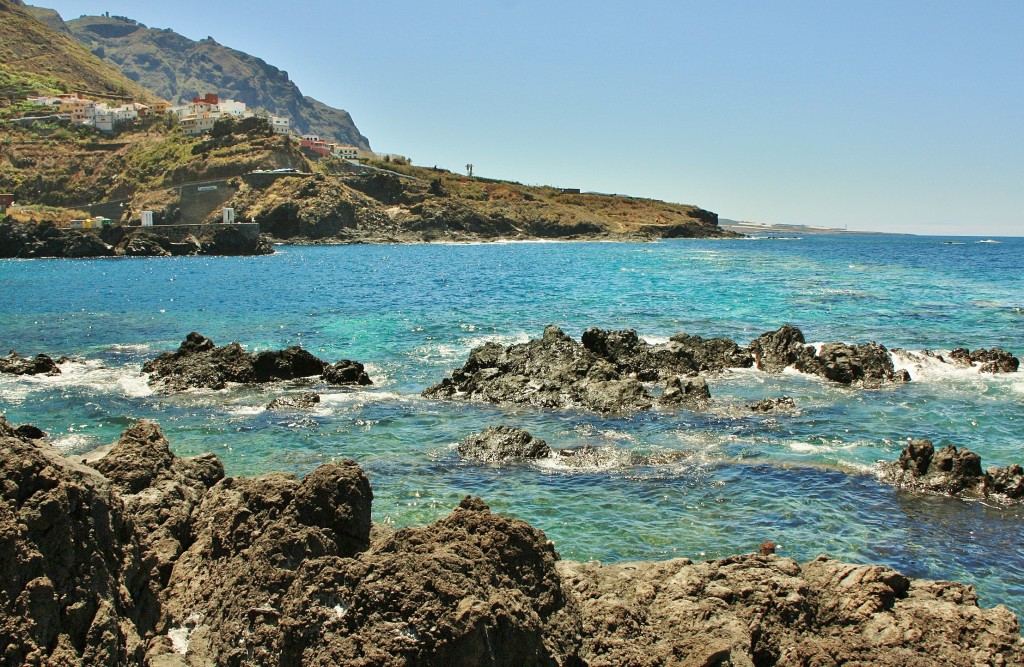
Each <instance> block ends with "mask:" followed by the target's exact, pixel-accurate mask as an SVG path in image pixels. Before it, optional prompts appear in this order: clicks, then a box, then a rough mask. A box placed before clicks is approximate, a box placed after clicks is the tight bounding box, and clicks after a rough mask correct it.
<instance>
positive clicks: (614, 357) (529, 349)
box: [423, 326, 708, 414]
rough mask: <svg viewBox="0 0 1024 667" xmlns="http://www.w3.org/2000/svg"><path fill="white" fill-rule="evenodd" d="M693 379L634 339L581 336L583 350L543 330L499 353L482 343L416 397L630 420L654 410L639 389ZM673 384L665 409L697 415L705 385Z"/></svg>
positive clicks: (668, 356)
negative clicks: (672, 407)
mask: <svg viewBox="0 0 1024 667" xmlns="http://www.w3.org/2000/svg"><path fill="white" fill-rule="evenodd" d="M677 373H696V371H695V369H694V366H693V364H692V363H691V360H690V359H689V358H687V357H685V356H683V355H677V354H674V353H673V352H671V351H670V350H668V349H660V348H659V349H655V348H654V347H652V346H650V345H648V344H647V343H646V342H644V341H642V340H640V339H639V338H638V337H637V335H636V332H635V331H633V330H631V329H627V330H625V331H603V330H600V329H589V330H587V331H586V332H585V333H584V335H583V339H582V343H577V342H576V341H575V340H573V339H572V338H570V337H569V336H567V335H566V334H565V333H564V332H563V331H562V330H561V329H559V328H558V327H555V326H549V327H547V328H546V329H544V335H543V337H542V338H540V339H535V340H531V341H529V342H528V343H521V344H516V345H510V346H508V347H504V346H502V345H499V344H497V343H486V344H484V345H482V346H480V347H478V348H476V349H474V350H473V351H472V352H470V355H469V360H468V361H467V362H466V364H465V365H464V366H463V367H462V368H461V369H459V370H456V371H455V372H454V373H452V376H451V378H445V379H444V380H442V381H441V382H440V383H438V384H436V385H434V386H432V387H430V388H428V389H427V390H426V391H424V392H423V395H424V396H427V397H430V398H449V399H461V400H478V401H487V402H490V403H499V404H523V405H533V406H536V407H541V408H553V409H567V408H582V409H586V410H591V411H594V412H600V413H619V414H629V413H634V412H638V411H641V410H646V409H648V408H650V407H652V406H653V405H654V404H655V398H654V396H653V395H652V394H651V393H650V392H649V391H648V390H647V388H646V387H644V385H643V384H642V381H655V380H658V379H659V378H666V379H668V378H675V377H676V374H677ZM688 387H689V388H690V391H686V387H684V386H683V385H682V384H680V383H679V382H678V380H677V381H676V383H675V385H672V386H671V387H670V388H674V390H675V391H674V392H673V393H669V392H668V390H666V392H665V393H667V394H668V396H665V399H666V404H671V405H678V404H683V405H687V406H690V407H698V406H699V405H700V404H701V402H703V401H706V399H707V397H708V394H707V391H706V389H707V388H706V384H705V385H703V386H702V385H700V384H699V383H694V382H690V383H689V384H688Z"/></svg>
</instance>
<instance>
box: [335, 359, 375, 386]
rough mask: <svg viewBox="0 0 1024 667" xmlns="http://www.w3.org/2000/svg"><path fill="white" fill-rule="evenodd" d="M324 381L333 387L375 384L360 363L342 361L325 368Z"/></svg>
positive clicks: (348, 360) (347, 360)
mask: <svg viewBox="0 0 1024 667" xmlns="http://www.w3.org/2000/svg"><path fill="white" fill-rule="evenodd" d="M323 377H324V380H326V381H327V384H333V385H353V384H354V385H360V386H366V385H370V384H373V382H372V381H371V380H370V376H369V375H367V374H366V371H365V370H364V369H363V365H362V364H361V363H359V362H358V361H352V360H350V359H342V360H341V361H339V362H337V363H334V364H330V365H328V366H326V367H324V370H323Z"/></svg>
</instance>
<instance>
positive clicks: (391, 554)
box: [0, 420, 1024, 667]
mask: <svg viewBox="0 0 1024 667" xmlns="http://www.w3.org/2000/svg"><path fill="white" fill-rule="evenodd" d="M27 432H28V431H21V432H19V431H16V430H15V429H13V428H12V427H11V426H10V425H9V424H7V422H6V421H2V420H0V448H2V449H3V451H4V457H3V458H2V459H0V466H2V468H3V470H2V473H3V474H2V477H3V479H4V494H3V503H2V504H0V508H2V509H0V531H2V532H3V535H4V539H3V540H2V542H0V545H2V547H0V548H2V550H3V551H2V553H3V556H4V557H3V558H2V559H0V569H2V570H3V571H2V582H3V585H2V587H0V597H2V601H3V604H2V605H0V609H2V612H0V614H2V616H0V627H2V628H3V629H4V632H2V633H0V654H2V655H3V656H4V662H5V664H30V665H31V664H36V665H41V664H61V665H69V666H76V665H95V664H117V665H148V666H149V667H183V666H191V667H195V666H198V665H238V666H249V665H265V664H276V665H282V666H284V667H291V666H297V665H312V666H316V665H335V664H351V665H364V666H369V665H388V666H390V665H396V666H397V665H478V664H489V665H509V666H511V665H566V666H568V665H574V666H588V667H597V666H599V665H600V666H604V665H608V666H610V665H665V664H680V665H767V664H780V665H810V664H813V665H839V664H847V665H852V664H860V665H867V664H871V665H908V664H915V665H940V664H942V665H964V666H968V665H971V666H973V665H1003V666H1010V667H1012V666H1018V665H1024V639H1022V637H1021V635H1020V625H1019V622H1018V619H1017V618H1016V617H1015V616H1014V615H1013V614H1012V613H1011V612H1009V611H1008V610H1007V609H1005V608H1004V607H1001V606H997V607H995V608H992V609H983V608H980V607H979V606H978V605H977V597H976V595H975V593H974V591H973V589H972V588H971V587H969V586H963V585H961V584H955V583H951V582H937V581H925V580H915V579H912V578H909V577H906V576H904V575H902V574H900V573H898V572H896V571H894V570H891V569H889V568H885V567H879V566H871V565H853V564H846V563H841V562H839V561H836V560H833V559H830V558H828V557H826V556H822V557H819V558H817V559H815V560H813V561H811V562H809V563H805V564H799V563H797V562H795V561H793V560H791V559H788V558H782V557H779V556H777V555H774V554H773V553H771V549H762V553H750V554H745V555H738V556H732V557H729V558H724V559H720V560H712V561H706V562H692V561H690V560H688V559H676V560H671V561H664V562H646V563H621V564H617V565H601V564H598V563H578V562H572V561H562V560H560V559H559V558H558V554H557V552H556V551H555V549H554V546H553V545H552V544H551V543H550V542H549V541H548V540H547V539H546V537H545V536H544V534H543V533H542V532H541V531H539V530H537V529H536V528H533V527H531V526H529V525H528V524H526V523H525V522H523V521H520V520H518V519H513V518H509V517H505V516H501V515H498V514H495V513H492V512H491V511H490V510H489V509H488V508H487V505H486V504H485V503H484V502H483V501H481V500H480V499H473V498H468V497H467V498H466V499H465V500H463V501H462V503H461V504H460V505H459V506H458V507H457V508H455V509H454V510H453V511H452V512H451V514H449V515H448V516H447V517H444V518H442V519H440V520H438V521H436V522H434V523H433V524H430V525H429V526H423V527H412V528H404V529H401V530H399V531H397V532H388V531H386V530H384V529H382V528H381V527H379V526H375V525H373V524H372V523H371V521H370V507H371V503H372V499H373V492H372V489H371V488H370V485H369V482H368V480H367V478H366V476H365V474H363V472H362V470H360V468H359V466H358V465H357V464H356V463H354V462H352V461H341V462H337V463H328V464H325V465H322V466H320V467H319V468H317V469H316V470H315V471H314V472H312V473H311V474H309V475H308V476H307V477H305V478H304V479H302V480H299V479H297V478H295V477H294V476H291V475H283V474H269V475H263V476H261V477H257V478H251V479H242V478H231V477H225V476H224V469H223V466H222V465H221V464H220V461H219V460H218V459H217V458H216V457H215V456H213V455H205V456H199V457H194V458H191V459H182V458H178V457H176V456H174V454H173V453H172V452H171V451H170V447H169V443H168V442H167V440H166V438H164V436H163V434H162V433H161V432H160V429H159V427H158V426H157V425H156V424H154V423H152V422H145V421H142V422H138V423H136V424H134V425H133V426H131V427H130V428H128V430H126V431H125V433H124V434H123V435H122V437H121V439H120V440H119V441H118V442H117V443H115V444H114V445H113V446H112V447H110V448H109V449H108V450H107V451H106V452H105V454H103V455H102V456H97V457H87V458H86V459H85V460H81V459H79V460H78V461H74V460H70V459H66V458H64V457H62V456H60V455H59V453H58V452H57V451H56V450H55V449H54V448H53V447H52V446H50V445H49V444H47V443H46V442H45V441H42V440H36V439H33V438H31V437H28V436H27V435H25V433H27ZM752 541H753V542H757V541H759V540H758V539H757V537H756V536H752ZM751 546H752V548H754V549H756V548H757V545H756V544H752V545H751Z"/></svg>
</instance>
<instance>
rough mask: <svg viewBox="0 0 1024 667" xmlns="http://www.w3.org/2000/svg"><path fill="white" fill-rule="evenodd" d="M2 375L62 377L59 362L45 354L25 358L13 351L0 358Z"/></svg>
mask: <svg viewBox="0 0 1024 667" xmlns="http://www.w3.org/2000/svg"><path fill="white" fill-rule="evenodd" d="M0 373H11V374H12V375H60V367H59V366H57V362H56V361H54V360H53V359H52V358H51V357H50V356H48V355H45V354H37V355H36V356H34V357H23V356H21V355H20V354H18V353H17V352H15V351H14V350H11V351H10V352H9V353H8V354H7V356H6V357H0Z"/></svg>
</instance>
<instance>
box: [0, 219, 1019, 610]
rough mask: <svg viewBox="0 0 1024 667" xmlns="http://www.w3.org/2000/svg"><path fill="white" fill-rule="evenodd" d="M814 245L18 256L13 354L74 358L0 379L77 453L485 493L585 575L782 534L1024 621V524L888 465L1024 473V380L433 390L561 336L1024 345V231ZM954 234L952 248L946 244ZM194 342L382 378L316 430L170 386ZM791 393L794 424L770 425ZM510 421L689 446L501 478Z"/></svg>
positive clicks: (408, 508) (831, 239) (801, 553)
mask: <svg viewBox="0 0 1024 667" xmlns="http://www.w3.org/2000/svg"><path fill="white" fill-rule="evenodd" d="M979 240H982V239H972V238H960V239H947V238H942V239H940V238H933V237H901V236H819V237H806V238H804V239H800V240H736V241H691V240H678V241H663V242H660V243H653V244H620V243H513V244H492V245H432V246H340V247H309V248H299V247H280V248H278V252H277V254H275V255H273V256H269V257H255V258H203V257H192V258H167V259H130V260H127V259H126V260H31V261H16V260H13V261H0V292H2V299H0V304H2V305H0V309H2V311H0V312H2V318H0V346H5V347H4V349H5V350H6V349H10V348H15V349H17V350H18V351H19V352H21V353H23V354H36V353H38V352H46V353H48V354H50V355H52V356H55V357H56V356H59V355H68V356H71V357H72V358H73V359H75V361H74V362H72V363H69V364H65V365H64V366H63V368H64V371H65V372H64V374H63V375H61V376H59V377H56V378H14V377H10V376H4V377H0V410H2V411H6V413H7V416H8V419H9V420H10V421H12V422H14V423H25V422H30V423H34V424H37V425H39V426H40V427H42V428H43V429H44V430H46V431H47V432H49V433H50V434H51V437H52V438H53V440H54V442H55V444H56V445H57V446H58V447H61V448H62V449H64V450H66V451H68V452H69V453H78V452H82V451H85V450H87V449H90V448H92V447H94V446H96V445H99V444H103V443H106V442H110V441H113V440H115V439H116V438H117V436H118V435H119V433H120V432H121V430H123V429H124V428H125V426H126V425H127V424H129V423H130V422H131V420H133V419H136V418H142V417H144V418H149V419H155V420H157V421H158V422H160V423H161V425H162V426H163V428H164V430H165V432H166V433H167V435H168V437H169V438H170V439H171V443H172V446H173V448H174V449H175V451H176V452H177V453H178V454H180V455H191V454H196V453H200V452H205V451H213V452H216V453H217V454H218V455H219V456H220V457H221V458H222V459H223V460H224V462H225V465H226V466H227V470H228V473H229V474H236V475H239V474H240V475H253V474H259V473H262V472H267V471H271V470H284V471H290V472H295V473H296V474H299V475H302V474H305V473H308V472H309V471H311V470H312V469H313V468H314V467H315V466H316V465H318V464H319V463H320V462H322V461H326V460H330V459H332V458H338V457H351V458H354V459H356V460H357V461H359V462H360V464H362V466H363V467H364V469H365V470H366V471H367V473H368V475H369V476H370V479H371V482H372V484H373V488H374V493H375V496H376V498H375V501H374V519H375V520H376V521H378V522H383V523H388V524H393V525H408V524H417V523H424V522H429V521H432V520H434V519H436V518H438V517H440V516H443V515H444V514H446V513H447V512H449V511H450V509H451V507H452V506H453V505H455V504H456V503H457V502H458V500H459V499H460V498H461V497H462V496H464V495H466V494H473V495H479V496H481V497H483V498H484V499H485V500H486V501H487V502H488V503H489V504H490V505H491V506H492V508H494V509H496V510H499V511H502V512H506V513H509V514H513V515H516V516H519V517H522V518H524V519H527V520H528V521H530V522H531V523H533V524H534V525H536V526H538V527H540V528H542V529H543V530H544V531H545V532H546V533H547V534H548V536H549V537H550V538H551V539H552V540H553V541H554V542H555V544H556V547H557V549H558V550H559V552H560V554H561V555H562V556H563V557H566V558H574V559H581V560H586V559H598V560H602V561H607V562H611V561H621V560H636V559H653V558H665V557H672V556H689V557H692V558H703V557H708V558H711V557H717V556H723V555H726V554H730V553H736V552H746V551H752V550H755V549H756V548H757V547H758V546H759V545H760V543H761V542H762V541H764V540H767V539H771V540H773V541H775V542H777V543H779V544H780V545H782V549H781V553H782V554H784V555H789V556H792V557H794V558H797V559H798V560H801V561H805V560H809V559H811V558H813V557H815V556H816V555H818V554H819V553H822V552H827V553H829V554H831V555H834V556H837V557H841V558H844V559H847V560H850V561H854V562H876V563H882V564H887V565H890V566H893V567H895V568H897V569H899V570H901V571H903V572H905V573H907V574H910V575H914V576H924V577H929V578H939V579H956V580H961V581H965V582H967V583H971V584H973V585H975V586H976V587H977V588H978V590H979V592H980V593H981V595H982V602H983V604H986V605H992V604H995V603H997V602H1004V603H1006V604H1007V605H1008V606H1010V607H1011V608H1013V609H1014V610H1015V611H1017V612H1018V613H1022V612H1024V550H1022V549H1021V546H1020V545H1021V537H1022V535H1024V532H1022V526H1024V510H1022V509H1020V508H998V507H989V506H986V505H985V504H983V503H980V502H963V501H957V500H951V499H945V498H936V497H926V496H919V495H914V494H907V493H897V492H896V491H894V490H893V489H891V488H889V487H887V486H884V485H882V484H880V483H879V482H878V481H876V479H875V477H874V476H873V474H872V471H873V468H874V466H875V464H876V462H877V461H878V460H880V459H892V458H895V457H896V456H897V455H898V452H899V451H900V449H901V444H902V441H904V440H905V439H906V438H908V437H927V438H931V439H932V440H934V441H935V442H936V443H937V444H939V445H945V444H956V445H958V446H967V447H969V448H971V449H972V450H975V451H977V452H979V453H980V454H981V456H982V460H983V464H984V465H1006V464H1009V463H1014V462H1024V452H1022V445H1021V439H1020V433H1021V430H1022V429H1021V427H1022V424H1024V375H1022V374H1021V373H1017V374H1014V375H1009V376H981V375H979V374H977V373H973V372H969V371H957V372H953V371H950V370H949V369H945V368H941V367H931V366H929V367H924V368H919V367H917V365H916V364H915V363H914V362H912V361H907V360H906V359H903V362H904V363H905V364H906V365H907V366H908V367H909V369H910V372H911V375H912V376H913V378H914V381H913V382H911V383H910V384H908V385H905V386H895V387H888V388H885V389H881V390H877V391H863V390H851V389H844V388H840V387H836V386H832V385H828V384H825V383H824V382H823V381H820V380H818V379H815V378H809V377H805V376H801V375H798V374H794V373H784V374H782V375H779V376H768V375H765V374H763V373H759V372H755V371H743V372H734V373H728V374H724V375H721V376H717V377H711V378H709V383H710V385H711V391H712V395H713V396H714V398H715V404H714V405H713V407H712V409H711V410H710V411H708V412H706V413H691V412H688V411H681V412H673V411H664V412H662V411H653V412H650V413H646V414H641V415H638V416H636V417H633V418H628V419H622V418H602V417H598V416H593V415H587V414H580V413H574V412H569V413H549V412H543V411H538V410H532V409H518V410H516V409H504V408H498V407H494V406H486V405H466V404H458V403H455V404H452V403H442V402H434V401H428V400H425V399H422V398H420V397H419V393H420V392H421V391H422V390H423V389H424V388H425V387H427V386H428V385H430V384H432V383H434V382H436V381H438V380H440V379H441V378H442V377H444V376H445V375H446V374H448V373H450V372H451V370H452V369H454V368H455V367H457V366H460V365H461V364H462V363H463V361H464V360H465V358H466V355H467V354H468V353H469V351H470V349H472V348H473V347H474V346H476V345H478V344H480V343H482V342H484V341H488V340H497V341H500V342H503V343H512V342H517V341H525V340H527V339H528V338H530V337H536V336H539V335H540V333H541V332H542V330H543V328H544V326H545V325H547V324H557V325H559V326H561V327H562V328H564V329H565V330H566V331H567V332H568V333H570V334H571V335H573V336H576V337H578V336H579V335H580V334H581V333H582V332H583V330H585V329H586V328H588V327H590V326H600V327H605V328H626V327H632V328H634V329H636V330H637V331H638V332H639V333H640V335H641V336H643V337H645V338H647V339H648V340H652V341H655V340H664V339H665V338H667V337H668V336H671V335H672V334H674V333H678V332H680V331H686V332H688V333H695V334H700V335H703V336H716V335H724V336H729V337H732V338H734V339H736V340H737V341H738V342H740V343H741V344H744V343H746V342H747V341H749V340H750V339H751V338H753V337H755V336H757V335H759V334H760V333H762V332H764V331H768V330H772V329H775V328H777V327H778V326H779V325H781V324H782V323H784V322H790V323H793V324H795V325H797V326H799V327H800V328H801V329H802V330H803V331H804V333H805V335H806V336H807V338H808V340H810V341H831V340H844V341H850V342H858V341H865V340H876V341H878V342H880V343H883V344H884V345H886V346H887V347H889V348H894V347H896V348H906V349H909V350H921V349H925V348H928V349H932V350H948V349H951V348H953V347H957V346H966V347H969V348H971V349H975V348H978V347H991V346H994V345H998V346H1002V347H1004V348H1007V349H1009V350H1011V351H1012V352H1014V353H1015V354H1017V355H1018V356H1020V355H1021V354H1024V336H1022V325H1024V296H1022V294H1024V262H1022V261H1021V255H1022V252H1021V251H1022V250H1024V239H999V240H1000V241H1001V242H999V243H979V242H978V241H979ZM947 241H956V242H957V244H949V243H946V242H947ZM190 331H199V332H201V333H203V334H205V335H207V336H209V337H211V338H213V339H214V340H215V341H216V342H218V343H219V344H223V343H227V342H230V341H231V340H238V341H239V342H241V343H243V344H244V345H245V346H246V347H248V348H249V349H252V350H255V349H265V348H279V347H283V346H286V345H292V344H301V345H303V346H305V347H306V348H308V349H309V350H311V351H312V352H313V353H315V354H317V355H318V356H320V357H322V358H325V359H328V360H331V361H333V360H336V359H340V358H352V359H357V360H360V361H363V362H364V363H367V364H368V368H369V371H370V373H371V376H372V377H373V379H374V381H375V383H376V384H375V386H374V387H372V388H369V389H366V390H346V389H334V390H329V391H326V392H325V393H324V397H323V402H322V403H321V405H320V407H319V408H317V409H316V410H314V411H313V412H311V413H305V414H298V413H295V414H289V413H281V412H267V411H266V410H264V409H263V406H265V405H266V404H267V403H268V402H269V401H270V400H271V398H272V397H273V396H275V395H278V394H281V393H284V392H288V391H297V390H299V387H298V386H297V385H289V384H282V385H278V386H273V387H270V388H265V389H253V388H247V387H235V388H231V389H229V390H226V391H223V392H189V393H185V394H180V395H175V396H154V395H152V394H151V393H150V392H149V391H148V389H147V387H146V383H145V379H144V378H143V377H141V375H140V367H141V365H142V363H143V362H144V361H145V360H147V359H149V358H152V357H153V356H155V355H156V354H158V353H160V352H163V351H166V350H173V349H175V348H176V347H177V346H178V344H179V343H180V341H181V340H182V339H183V338H184V337H185V335H186V334H187V333H188V332H190ZM781 395H790V396H794V397H795V398H796V400H797V404H798V407H799V409H798V411H797V412H796V413H795V414H779V415H769V416H764V415H760V416H758V415H751V414H750V413H749V412H745V411H743V410H742V409H741V408H742V405H743V404H744V403H745V402H748V401H750V400H753V399H758V398H762V397H774V396H781ZM500 423H506V424H517V425H521V426H523V427H525V428H527V429H528V430H530V431H531V432H532V433H534V434H535V435H537V436H539V437H542V438H544V439H546V440H547V441H548V442H549V443H550V444H551V445H552V446H553V447H570V446H578V445H583V444H591V445H597V446H602V447H606V448H609V450H610V451H613V452H619V453H622V452H627V451H637V452H659V451H681V452H684V453H685V454H686V455H685V456H684V457H683V458H682V459H680V460H679V461H677V462H675V463H673V464H671V465H665V466H633V467H629V466H617V465H609V466H608V467H606V468H602V469H591V470H585V471H573V470H567V469H560V468H558V467H554V466H551V465H550V464H540V465H537V464H523V465H506V466H488V465H480V464H470V463H465V462H462V461H460V460H459V459H458V457H457V456H456V455H455V453H454V451H453V445H454V443H456V442H458V441H459V440H461V439H462V438H463V437H465V436H466V435H467V434H469V433H471V432H474V431H478V430H480V429H482V428H484V427H486V426H489V425H495V424H500Z"/></svg>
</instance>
